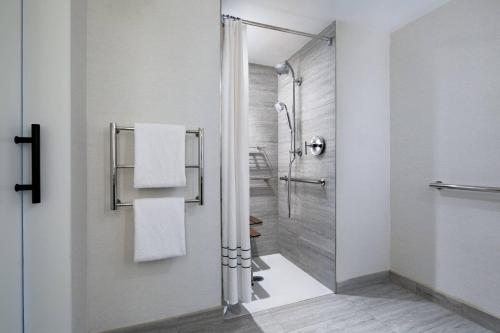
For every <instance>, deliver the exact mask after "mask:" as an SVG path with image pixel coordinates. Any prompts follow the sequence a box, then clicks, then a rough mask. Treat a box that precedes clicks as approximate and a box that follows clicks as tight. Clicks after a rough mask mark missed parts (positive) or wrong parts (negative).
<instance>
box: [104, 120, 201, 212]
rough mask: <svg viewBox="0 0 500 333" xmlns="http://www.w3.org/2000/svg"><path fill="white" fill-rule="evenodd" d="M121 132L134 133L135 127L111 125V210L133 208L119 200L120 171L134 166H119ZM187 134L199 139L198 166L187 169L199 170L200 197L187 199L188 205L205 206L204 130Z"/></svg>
mask: <svg viewBox="0 0 500 333" xmlns="http://www.w3.org/2000/svg"><path fill="white" fill-rule="evenodd" d="M120 131H134V128H133V127H124V126H117V125H116V123H114V122H112V123H109V136H110V164H109V166H110V177H111V191H110V199H111V210H117V209H118V208H119V207H129V206H133V204H132V203H131V202H121V201H120V199H119V198H118V169H130V168H133V167H134V165H132V164H118V149H117V144H118V140H117V134H119V133H120ZM186 134H194V135H195V136H196V138H197V139H198V164H197V165H186V168H187V169H198V195H197V196H196V197H195V198H194V199H186V203H197V204H199V205H203V171H204V170H203V169H204V160H203V128H198V129H194V130H186Z"/></svg>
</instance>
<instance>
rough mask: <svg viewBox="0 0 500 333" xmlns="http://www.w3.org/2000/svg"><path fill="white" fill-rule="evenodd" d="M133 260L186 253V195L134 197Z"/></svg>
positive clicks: (154, 258)
mask: <svg viewBox="0 0 500 333" xmlns="http://www.w3.org/2000/svg"><path fill="white" fill-rule="evenodd" d="M134 225H135V235H134V236H135V250H134V261H136V262H139V261H151V260H159V259H165V258H170V257H178V256H183V255H185V254H186V239H185V231H184V228H185V227H184V198H148V199H136V200H134Z"/></svg>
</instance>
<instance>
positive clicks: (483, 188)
mask: <svg viewBox="0 0 500 333" xmlns="http://www.w3.org/2000/svg"><path fill="white" fill-rule="evenodd" d="M429 186H430V187H432V188H435V189H438V190H443V189H445V190H460V191H474V192H488V193H500V187H491V186H476V185H458V184H445V183H443V182H441V181H436V182H433V183H430V184H429Z"/></svg>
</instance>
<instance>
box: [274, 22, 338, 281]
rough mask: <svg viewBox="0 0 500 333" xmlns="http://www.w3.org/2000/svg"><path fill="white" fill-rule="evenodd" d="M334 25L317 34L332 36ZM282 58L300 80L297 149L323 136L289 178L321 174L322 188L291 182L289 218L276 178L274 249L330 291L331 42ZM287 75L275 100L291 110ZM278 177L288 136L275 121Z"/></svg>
mask: <svg viewBox="0 0 500 333" xmlns="http://www.w3.org/2000/svg"><path fill="white" fill-rule="evenodd" d="M334 32H335V25H334V24H332V25H330V26H329V27H327V28H326V29H325V30H324V31H323V33H324V34H333V33H334ZM288 61H289V62H290V63H291V65H292V67H293V68H294V70H295V73H296V76H297V77H299V76H300V77H302V79H303V83H302V85H301V86H300V87H296V123H297V147H300V146H302V148H303V149H304V141H305V140H307V141H309V140H310V139H311V138H312V137H313V136H317V135H319V136H322V137H323V138H325V140H326V150H325V152H324V153H323V154H322V155H320V156H313V155H311V154H308V155H302V157H297V160H296V163H295V164H294V167H293V170H292V177H300V178H312V179H318V178H326V180H327V184H326V186H325V187H322V186H320V185H313V184H305V183H295V182H292V217H291V219H289V218H288V210H287V186H286V182H284V181H280V182H279V184H278V191H279V222H278V225H279V228H278V230H279V232H278V249H279V252H280V253H281V254H282V255H284V256H285V257H286V258H287V259H289V260H290V261H292V262H293V263H295V264H296V265H297V266H299V267H300V268H302V269H303V270H304V271H306V272H307V273H308V274H310V275H312V276H313V277H315V278H316V279H317V280H319V281H320V282H321V283H323V284H324V285H325V286H327V287H328V288H330V289H332V290H335V43H334V45H331V46H330V45H328V43H325V42H324V41H311V42H309V43H308V44H306V45H305V46H304V47H303V48H302V49H300V50H299V51H298V52H296V53H295V54H294V55H293V56H292V57H291V58H290V59H288ZM291 81H292V79H291V75H281V76H280V77H279V79H278V98H279V100H280V101H282V102H284V103H285V104H286V105H287V106H288V108H289V110H291V108H292V86H291V84H292V83H291ZM278 133H279V135H278V137H279V143H278V148H279V154H278V155H279V157H278V159H279V162H278V173H279V175H280V176H281V175H286V174H287V172H288V156H289V155H288V149H289V145H290V135H289V131H288V126H287V123H286V121H285V120H284V119H279V120H278Z"/></svg>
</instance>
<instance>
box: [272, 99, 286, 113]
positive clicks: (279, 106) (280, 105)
mask: <svg viewBox="0 0 500 333" xmlns="http://www.w3.org/2000/svg"><path fill="white" fill-rule="evenodd" d="M274 109H275V110H276V112H278V113H279V112H281V111H288V109H287V107H286V104H285V103H283V102H278V103H276V104H274Z"/></svg>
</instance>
